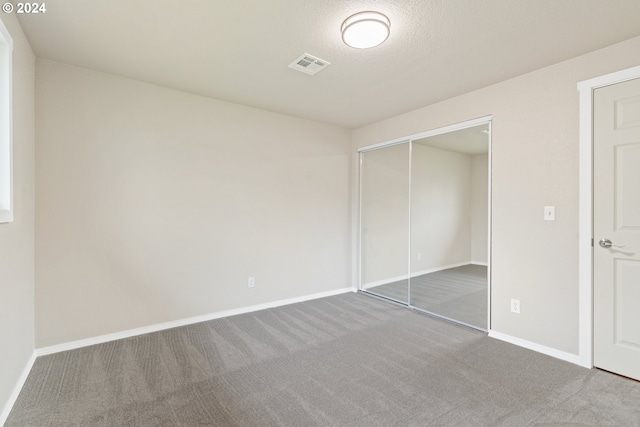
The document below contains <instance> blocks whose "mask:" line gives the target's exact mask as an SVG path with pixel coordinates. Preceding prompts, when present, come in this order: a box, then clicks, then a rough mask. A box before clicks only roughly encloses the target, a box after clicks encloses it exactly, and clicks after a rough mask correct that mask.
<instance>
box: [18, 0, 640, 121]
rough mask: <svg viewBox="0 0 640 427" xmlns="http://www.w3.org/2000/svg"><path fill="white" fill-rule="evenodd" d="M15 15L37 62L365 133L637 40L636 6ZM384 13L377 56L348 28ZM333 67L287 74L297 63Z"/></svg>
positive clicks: (199, 5) (210, 4)
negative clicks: (348, 39) (345, 30)
mask: <svg viewBox="0 0 640 427" xmlns="http://www.w3.org/2000/svg"><path fill="white" fill-rule="evenodd" d="M46 5H47V11H46V13H45V14H39V15H19V20H20V23H21V24H22V27H23V29H24V31H25V33H26V35H27V37H28V38H29V41H30V42H31V45H32V47H33V49H34V51H35V53H36V55H37V56H38V57H40V58H47V59H51V60H55V61H60V62H64V63H68V64H72V65H76V66H80V67H85V68H90V69H95V70H99V71H104V72H108V73H113V74H117V75H121V76H125V77H129V78H133V79H138V80H143V81H147V82H151V83H155V84H158V85H162V86H166V87H170V88H175V89H179V90H183V91H187V92H193V93H196V94H201V95H205V96H210V97H213V98H217V99H221V100H226V101H232V102H236V103H240V104H245V105H250V106H254V107H259V108H264V109H267V110H271V111H276V112H282V113H286V114H291V115H295V116H299V117H304V118H309V119H313V120H318V121H322V122H326V123H331V124H336V125H340V126H345V127H348V128H357V127H360V126H363V125H365V124H369V123H372V122H376V121H378V120H381V119H385V118H388V117H391V116H394V115H397V114H400V113H403V112H406V111H410V110H413V109H415V108H418V107H422V106H425V105H429V104H432V103H434V102H438V101H440V100H443V99H447V98H450V97H453V96H456V95H459V94H462V93H465V92H468V91H471V90H474V89H478V88H480V87H484V86H487V85H490V84H493V83H496V82H499V81H502V80H505V79H508V78H510V77H514V76H517V75H520V74H523V73H526V72H529V71H532V70H535V69H538V68H541V67H544V66H547V65H551V64H554V63H557V62H560V61H562V60H565V59H569V58H572V57H575V56H578V55H581V54H583V53H586V52H589V51H592V50H596V49H599V48H602V47H605V46H608V45H611V44H613V43H616V42H619V41H622V40H626V39H628V38H631V37H634V36H638V35H640V25H639V24H638V23H639V22H640V1H638V0H482V1H480V0H57V1H55V2H53V1H52V2H47V3H46ZM362 10H377V11H380V12H382V13H384V14H386V15H387V16H388V17H389V18H390V19H391V36H390V37H389V39H388V40H387V41H386V42H385V43H384V44H383V45H381V46H379V47H377V48H373V49H366V50H357V49H353V48H349V47H347V46H345V45H344V44H343V43H342V41H341V38H340V32H339V29H340V25H341V23H342V22H343V20H344V19H345V18H347V17H348V16H349V15H351V14H353V13H355V12H359V11H362ZM305 52H307V53H310V54H312V55H315V56H317V57H320V58H322V59H324V60H327V61H329V62H331V65H330V66H329V67H327V68H326V69H324V70H322V71H321V72H320V73H318V74H317V75H315V76H309V75H306V74H303V73H300V72H297V71H294V70H292V69H290V68H288V64H290V63H291V62H292V61H293V60H294V59H295V58H297V57H298V56H299V55H301V54H302V53H305Z"/></svg>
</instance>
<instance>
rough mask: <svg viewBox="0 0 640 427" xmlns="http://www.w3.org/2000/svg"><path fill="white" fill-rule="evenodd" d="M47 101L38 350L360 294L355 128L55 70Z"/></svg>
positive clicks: (40, 86) (46, 87)
mask: <svg viewBox="0 0 640 427" xmlns="http://www.w3.org/2000/svg"><path fill="white" fill-rule="evenodd" d="M36 99H37V122H36V129H37V150H36V167H37V171H38V173H37V185H36V188H37V190H36V191H37V200H38V210H37V215H36V233H37V242H36V255H37V260H38V262H37V270H36V273H37V284H36V311H37V316H36V331H37V334H36V339H37V346H39V347H41V346H49V345H53V344H59V343H64V342H69V341H72V340H77V339H83V338H88V337H93V336H97V335H101V334H106V333H112V332H118V331H122V330H126V329H131V328H136V327H142V326H146V325H151V324H156V323H159V322H165V321H172V320H178V319H184V318H188V317H191V316H196V315H204V314H209V313H214V312H218V311H221V310H227V309H233V308H239V307H246V306H251V305H255V304H261V303H267V302H271V301H276V300H280V299H285V298H292V297H298V296H305V295H309V294H313V293H317V292H324V291H331V290H336V289H340V288H344V287H347V286H350V285H351V283H350V281H349V265H350V264H349V263H350V258H349V250H348V249H349V227H350V223H349V221H350V217H349V197H350V195H349V161H350V139H349V138H350V132H349V131H348V130H346V129H342V128H338V127H335V126H329V125H325V124H320V123H317V122H312V121H308V120H302V119H298V118H294V117H291V116H285V115H280V114H275V113H270V112H267V111H263V110H258V109H253V108H248V107H244V106H240V105H236V104H231V103H225V102H221V101H216V100H212V99H208V98H203V97H198V96H194V95H190V94H186V93H182V92H177V91H173V90H168V89H164V88H160V87H157V86H153V85H149V84H145V83H141V82H137V81H132V80H127V79H124V78H119V77H115V76H111V75H107V74H102V73H98V72H93V71H87V70H84V69H80V68H74V67H71V66H67V65H62V64H58V63H53V62H48V61H41V60H39V61H38V63H37V73H36ZM249 276H255V279H256V286H255V288H253V289H249V288H248V287H247V278H248V277H249Z"/></svg>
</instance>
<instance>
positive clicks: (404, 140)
mask: <svg viewBox="0 0 640 427" xmlns="http://www.w3.org/2000/svg"><path fill="white" fill-rule="evenodd" d="M483 124H486V125H488V128H489V134H488V137H489V138H488V139H489V156H488V157H489V165H488V171H487V173H488V188H489V191H488V199H489V200H488V213H487V214H488V224H487V227H488V234H489V235H488V239H487V241H488V243H487V246H488V247H487V264H488V266H487V286H488V290H487V330H486V331H490V330H491V270H492V257H491V240H492V234H493V233H492V221H491V218H492V215H491V213H492V212H491V209H492V206H491V205H492V204H491V197H492V187H493V186H492V173H491V170H492V155H491V151H492V146H491V145H492V138H491V133H492V128H491V126H492V116H490V115H489V116H484V117H479V118H476V119H472V120H467V121H464V122H460V123H455V124H452V125H448V126H443V127H439V128H435V129H431V130H428V131H424V132H420V133H416V134H413V135H408V136H403V137H400V138H395V139H392V140H388V141H384V142H380V143H376V144H372V145H368V146H365V147H361V148H359V149H358V150H357V153H358V253H357V257H358V258H357V259H358V269H357V270H358V291H359V292H365V293H368V294H370V295H374V296H375V294H374V293H370V292H367V291H366V290H365V289H363V274H362V273H363V272H362V264H363V263H362V234H363V230H362V184H363V183H362V175H363V167H362V164H363V162H362V159H363V155H364V153H366V152H368V151H373V150H377V149H382V148H387V147H391V146H394V145H399V144H409V214H408V215H409V217H408V221H409V222H408V224H409V227H408V230H407V232H408V233H409V242H408V244H409V248H408V253H411V172H412V171H411V164H412V144H413V141H414V140H417V139H422V138H428V137H431V136H436V135H442V134H445V133H450V132H455V131H458V130H462V129H466V128H470V127H474V126H479V125H483ZM408 258H409V259H407V277H409V278H410V277H411V257H408ZM407 288H408V289H407V292H408V295H407V301H408V303H407V304H403V303H399V304H402V305H405V306H407V307H408V308H411V309H414V310H417V311H421V312H424V311H423V310H420V309H419V308H416V307H413V306H412V304H411V280H409V285H408V287H407ZM381 298H384V297H381ZM384 299H387V298H384ZM389 301H393V302H396V303H398V302H397V301H394V300H389ZM425 313H428V312H425ZM444 320H447V319H446V318H445V319H444Z"/></svg>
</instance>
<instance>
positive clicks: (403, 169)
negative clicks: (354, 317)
mask: <svg viewBox="0 0 640 427" xmlns="http://www.w3.org/2000/svg"><path fill="white" fill-rule="evenodd" d="M409 161H410V157H409V143H408V142H406V143H402V144H396V145H392V146H390V147H385V148H378V149H375V150H370V151H366V152H362V153H361V154H360V204H361V210H360V215H361V217H360V221H361V233H360V239H361V259H360V277H361V289H363V290H366V291H367V292H370V293H372V294H375V295H378V296H381V297H384V298H388V299H391V300H393V301H396V302H401V303H403V304H408V302H409V300H408V298H409V282H408V269H409V263H408V259H409V166H410V165H409Z"/></svg>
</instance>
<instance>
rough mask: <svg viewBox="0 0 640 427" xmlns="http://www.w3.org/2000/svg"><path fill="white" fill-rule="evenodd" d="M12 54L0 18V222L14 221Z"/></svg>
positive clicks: (7, 32)
mask: <svg viewBox="0 0 640 427" xmlns="http://www.w3.org/2000/svg"><path fill="white" fill-rule="evenodd" d="M12 56H13V39H12V38H11V35H10V34H9V31H8V30H7V28H6V27H5V26H4V23H3V22H2V21H1V20H0V223H7V222H12V221H13V119H12V108H13V94H12V92H13V84H12V71H13V66H12ZM5 95H6V96H5Z"/></svg>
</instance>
